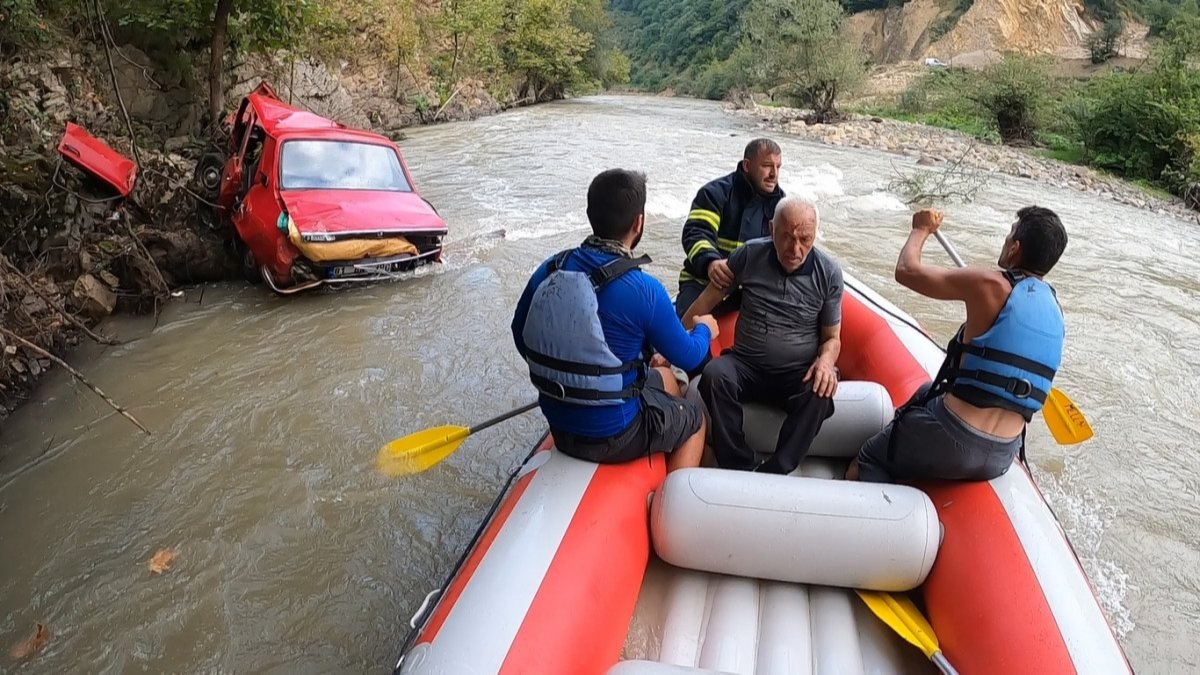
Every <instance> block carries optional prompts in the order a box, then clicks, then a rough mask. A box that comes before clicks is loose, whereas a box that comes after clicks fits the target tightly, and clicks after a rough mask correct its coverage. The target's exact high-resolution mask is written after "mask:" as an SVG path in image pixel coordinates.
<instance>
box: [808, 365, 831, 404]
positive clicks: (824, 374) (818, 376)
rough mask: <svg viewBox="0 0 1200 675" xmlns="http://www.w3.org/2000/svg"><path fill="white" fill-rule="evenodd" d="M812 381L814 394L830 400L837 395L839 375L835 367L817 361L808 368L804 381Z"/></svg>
mask: <svg viewBox="0 0 1200 675" xmlns="http://www.w3.org/2000/svg"><path fill="white" fill-rule="evenodd" d="M809 380H812V388H813V393H814V394H816V395H817V396H821V397H823V398H829V397H831V396H833V395H834V394H836V393H837V385H838V381H837V373H836V372H835V371H834V369H833V366H831V365H830V364H828V363H826V362H825V361H824V360H822V359H817V360H816V361H814V362H813V364H812V365H811V366H809V367H808V372H807V373H805V374H804V381H805V382H808V381H809Z"/></svg>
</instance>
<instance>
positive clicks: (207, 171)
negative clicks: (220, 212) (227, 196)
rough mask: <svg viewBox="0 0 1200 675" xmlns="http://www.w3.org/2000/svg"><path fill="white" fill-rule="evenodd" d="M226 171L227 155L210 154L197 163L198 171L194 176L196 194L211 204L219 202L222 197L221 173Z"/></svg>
mask: <svg viewBox="0 0 1200 675" xmlns="http://www.w3.org/2000/svg"><path fill="white" fill-rule="evenodd" d="M224 169H225V155H222V154H221V153H219V152H210V153H208V154H206V155H204V156H203V157H201V158H200V161H198V162H196V170H195V172H194V174H193V176H192V178H193V180H194V181H195V183H196V192H197V193H199V194H200V196H201V197H204V198H205V199H207V200H208V201H210V202H215V201H217V197H219V196H220V195H221V173H222V172H223V171H224Z"/></svg>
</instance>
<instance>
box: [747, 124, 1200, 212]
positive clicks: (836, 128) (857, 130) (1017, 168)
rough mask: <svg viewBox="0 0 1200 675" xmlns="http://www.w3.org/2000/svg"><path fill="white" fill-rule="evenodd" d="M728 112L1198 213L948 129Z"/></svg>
mask: <svg viewBox="0 0 1200 675" xmlns="http://www.w3.org/2000/svg"><path fill="white" fill-rule="evenodd" d="M727 111H728V112H729V113H730V114H733V115H738V116H743V117H750V118H753V119H754V120H755V121H756V122H757V123H758V125H759V126H760V127H761V128H765V129H771V130H774V131H779V132H783V133H786V134H789V135H792V136H798V137H800V138H803V139H806V140H811V141H817V142H821V143H826V144H828V145H837V146H844V147H851V148H869V149H873V150H880V151H883V152H890V153H895V154H897V155H903V156H908V157H915V158H917V161H918V163H919V164H922V165H926V166H932V167H937V166H946V165H947V164H950V163H953V162H955V161H957V160H958V159H959V158H960V157H963V164H964V165H966V166H970V167H973V168H976V169H981V170H985V171H997V172H1000V173H1004V174H1008V175H1011V176H1016V177H1018V178H1025V179H1029V180H1033V181H1037V182H1039V183H1042V184H1045V185H1053V186H1056V187H1062V188H1069V189H1072V190H1078V191H1080V192H1086V193H1089V194H1093V195H1096V196H1099V197H1102V198H1104V199H1110V200H1112V201H1115V202H1119V203H1122V204H1128V205H1130V206H1134V207H1137V208H1143V209H1149V210H1151V211H1154V212H1156V213H1159V214H1161V215H1170V216H1174V217H1177V218H1183V219H1187V220H1196V219H1197V218H1198V217H1200V216H1198V214H1197V212H1196V211H1193V210H1191V209H1189V208H1188V207H1187V205H1186V204H1184V202H1183V200H1181V199H1178V198H1174V197H1171V198H1167V197H1165V196H1160V195H1158V194H1155V193H1152V192H1150V191H1149V190H1146V189H1144V188H1142V187H1139V186H1138V185H1135V184H1132V183H1129V182H1126V181H1124V180H1121V179H1119V178H1115V177H1112V176H1108V175H1105V174H1103V173H1100V172H1098V171H1095V170H1094V169H1091V168H1089V167H1085V166H1077V165H1073V164H1066V163H1063V162H1059V161H1057V160H1054V159H1050V158H1047V157H1042V156H1040V155H1038V154H1036V150H1032V149H1022V148H1013V147H1009V146H1005V145H999V144H989V143H987V142H985V141H981V140H979V139H977V138H974V137H972V136H969V135H967V134H964V133H961V132H958V131H953V130H950V129H943V128H940V127H931V126H926V125H923V124H912V123H908V122H899V121H896V120H889V119H883V118H880V117H869V116H863V115H850V116H849V118H848V119H847V120H845V121H843V122H840V123H838V124H812V125H810V124H808V123H807V122H806V121H805V119H804V114H805V111H803V110H797V109H794V108H777V107H765V106H757V107H732V106H731V107H729V108H727ZM964 153H965V155H964Z"/></svg>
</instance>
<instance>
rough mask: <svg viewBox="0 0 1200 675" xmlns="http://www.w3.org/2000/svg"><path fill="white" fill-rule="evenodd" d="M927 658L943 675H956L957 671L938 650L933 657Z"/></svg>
mask: <svg viewBox="0 0 1200 675" xmlns="http://www.w3.org/2000/svg"><path fill="white" fill-rule="evenodd" d="M929 658H930V660H931V661H933V665H935V666H937V667H938V670H940V671H942V674H943V675H958V671H957V670H955V669H954V666H952V665H950V662H949V661H947V660H946V656H945V655H944V654H942V652H941V650H940V649H939V650H938V651H936V652H934V653H933V656H931V657H929Z"/></svg>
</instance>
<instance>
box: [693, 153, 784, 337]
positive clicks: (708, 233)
mask: <svg viewBox="0 0 1200 675" xmlns="http://www.w3.org/2000/svg"><path fill="white" fill-rule="evenodd" d="M780 199H783V190H782V189H780V188H779V186H778V185H776V186H775V191H774V192H772V193H771V194H769V195H762V194H759V193H758V191H757V190H755V189H754V186H753V185H752V184H751V183H750V179H749V178H748V177H747V176H746V173H745V172H744V171H742V165H741V164H740V163H739V164H738V167H737V169H736V170H734V172H733V173H731V174H728V175H726V176H722V177H720V178H718V179H716V180H714V181H711V182H709V183H708V184H706V185H705V186H704V187H702V188H700V191H699V192H697V193H696V198H695V199H694V200H692V210H691V211H690V212H689V213H688V217H687V222H685V223H684V224H683V252H684V254H685V255H686V256H687V257H686V258H685V259H684V262H683V271H682V272H680V273H679V295H677V296H676V297H675V313H676V314H678V315H679V316H683V313H684V312H685V311H687V308H688V307H690V306H691V304H692V303H693V302H695V300H696V298H698V297H700V293H701V292H703V291H704V287H705V286H706V285H707V284H708V265H709V263H711V262H712V261H714V260H720V259H721V258H728V257H729V254H730V252H732V251H733V250H734V249H735V248H737V247H739V246H741V245H742V243H743V242H746V241H749V240H751V239H757V238H759V237H766V236H770V234H771V233H770V229H769V228H768V225H769V224H770V222H771V219H772V218H774V217H775V206H776V205H777V204H779V200H780ZM737 301H738V296H737V294H736V293H735V294H734V295H731V296H730V297H729V298H728V299H727V300H726V301H725V302H723V303H722V305H721V306H720V308H719V309H718V311H716V312H714V313H717V314H721V313H724V312H723V311H721V310H726V311H727V310H730V309H734V308H736V306H737Z"/></svg>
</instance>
